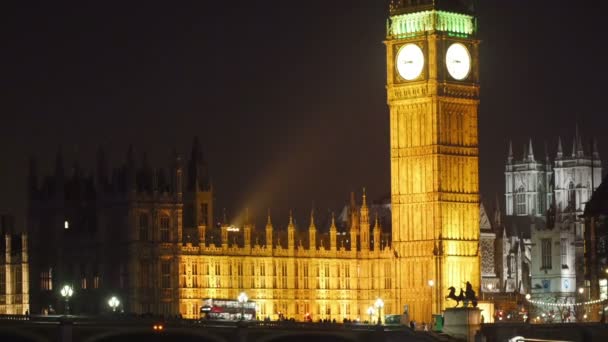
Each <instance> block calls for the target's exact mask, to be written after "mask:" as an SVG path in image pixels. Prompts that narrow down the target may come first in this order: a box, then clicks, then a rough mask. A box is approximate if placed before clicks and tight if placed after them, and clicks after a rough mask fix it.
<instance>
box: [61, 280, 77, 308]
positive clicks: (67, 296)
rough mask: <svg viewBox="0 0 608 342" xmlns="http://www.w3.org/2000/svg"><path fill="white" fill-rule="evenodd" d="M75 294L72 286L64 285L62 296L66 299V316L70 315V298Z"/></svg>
mask: <svg viewBox="0 0 608 342" xmlns="http://www.w3.org/2000/svg"><path fill="white" fill-rule="evenodd" d="M73 294H74V290H73V289H72V287H71V286H70V285H64V286H63V288H62V289H61V296H62V297H63V298H64V299H65V314H66V315H69V314H70V297H72V295H73Z"/></svg>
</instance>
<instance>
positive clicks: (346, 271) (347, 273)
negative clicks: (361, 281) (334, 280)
mask: <svg viewBox="0 0 608 342" xmlns="http://www.w3.org/2000/svg"><path fill="white" fill-rule="evenodd" d="M344 278H345V279H346V280H345V281H346V289H347V290H350V266H349V264H346V265H345V267H344Z"/></svg>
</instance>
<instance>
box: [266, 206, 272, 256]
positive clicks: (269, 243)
mask: <svg viewBox="0 0 608 342" xmlns="http://www.w3.org/2000/svg"><path fill="white" fill-rule="evenodd" d="M266 249H267V250H268V251H272V220H271V219H270V209H268V221H267V222H266Z"/></svg>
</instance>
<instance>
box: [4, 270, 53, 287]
mask: <svg viewBox="0 0 608 342" xmlns="http://www.w3.org/2000/svg"><path fill="white" fill-rule="evenodd" d="M2 275H4V273H2V274H0V276H2ZM40 289H41V290H53V268H51V267H49V269H48V270H47V271H42V272H41V273H40ZM0 293H4V292H2V291H0Z"/></svg>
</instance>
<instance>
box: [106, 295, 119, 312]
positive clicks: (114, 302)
mask: <svg viewBox="0 0 608 342" xmlns="http://www.w3.org/2000/svg"><path fill="white" fill-rule="evenodd" d="M108 305H109V306H110V307H111V308H112V312H116V308H117V307H118V305H120V301H119V300H118V298H116V297H115V296H112V298H110V300H109V301H108Z"/></svg>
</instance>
